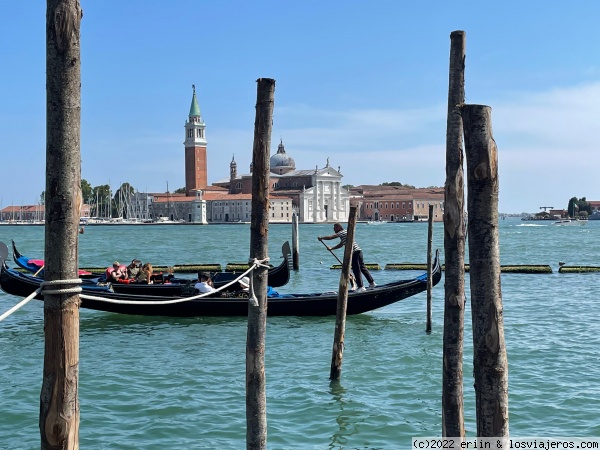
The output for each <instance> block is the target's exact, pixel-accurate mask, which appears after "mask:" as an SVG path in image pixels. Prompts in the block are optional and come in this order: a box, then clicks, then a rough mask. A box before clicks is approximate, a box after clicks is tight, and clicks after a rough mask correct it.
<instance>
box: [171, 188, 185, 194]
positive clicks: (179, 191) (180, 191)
mask: <svg viewBox="0 0 600 450" xmlns="http://www.w3.org/2000/svg"><path fill="white" fill-rule="evenodd" d="M185 193H186V190H185V188H184V187H182V188H179V189H175V192H173V194H185Z"/></svg>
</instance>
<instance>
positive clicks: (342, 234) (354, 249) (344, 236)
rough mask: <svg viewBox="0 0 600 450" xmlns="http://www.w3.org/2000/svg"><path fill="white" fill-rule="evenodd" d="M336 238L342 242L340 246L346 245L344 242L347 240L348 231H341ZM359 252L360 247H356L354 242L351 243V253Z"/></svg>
mask: <svg viewBox="0 0 600 450" xmlns="http://www.w3.org/2000/svg"><path fill="white" fill-rule="evenodd" d="M336 234H337V236H338V237H339V238H340V241H341V242H342V245H344V246H345V245H346V240H347V239H348V231H347V230H342V231H340V232H339V233H336ZM359 250H360V247H359V246H358V244H357V243H356V241H354V242H353V243H352V253H354V252H357V251H359Z"/></svg>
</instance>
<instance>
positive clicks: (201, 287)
mask: <svg viewBox="0 0 600 450" xmlns="http://www.w3.org/2000/svg"><path fill="white" fill-rule="evenodd" d="M194 289H196V290H197V291H198V292H200V293H201V294H206V293H208V292H214V291H215V287H214V286H213V282H212V280H211V279H210V275H209V274H208V273H206V272H201V273H199V274H198V283H196V284H195V285H194Z"/></svg>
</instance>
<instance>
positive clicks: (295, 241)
mask: <svg viewBox="0 0 600 450" xmlns="http://www.w3.org/2000/svg"><path fill="white" fill-rule="evenodd" d="M292 268H293V269H294V270H299V269H300V237H299V234H298V215H297V214H296V213H293V214H292Z"/></svg>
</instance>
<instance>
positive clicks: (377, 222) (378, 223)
mask: <svg viewBox="0 0 600 450" xmlns="http://www.w3.org/2000/svg"><path fill="white" fill-rule="evenodd" d="M384 223H387V221H386V220H369V221H368V222H367V225H383V224H384Z"/></svg>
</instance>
